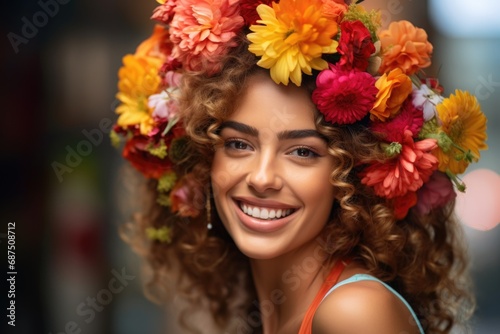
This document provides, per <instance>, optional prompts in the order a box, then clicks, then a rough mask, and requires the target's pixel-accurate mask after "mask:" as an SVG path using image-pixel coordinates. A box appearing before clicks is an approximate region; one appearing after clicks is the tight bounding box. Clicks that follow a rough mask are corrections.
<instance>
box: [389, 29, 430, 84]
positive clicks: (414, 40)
mask: <svg viewBox="0 0 500 334" xmlns="http://www.w3.org/2000/svg"><path fill="white" fill-rule="evenodd" d="M379 38H380V41H381V42H382V54H383V60H382V65H381V66H380V69H379V72H380V73H385V72H387V71H390V70H392V69H395V68H398V67H399V68H401V69H402V70H403V71H404V72H405V73H406V74H408V75H411V74H414V73H415V72H417V71H418V70H419V69H421V68H425V67H429V66H430V64H431V53H432V44H431V43H429V41H428V40H427V33H426V32H425V30H423V29H420V28H417V27H415V26H414V25H413V24H411V23H410V22H408V21H398V22H392V23H391V24H390V25H389V29H387V30H384V31H382V32H380V34H379Z"/></svg>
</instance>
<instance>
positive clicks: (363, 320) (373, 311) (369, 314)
mask: <svg viewBox="0 0 500 334" xmlns="http://www.w3.org/2000/svg"><path fill="white" fill-rule="evenodd" d="M363 271H364V270H363V268H360V267H356V265H354V266H351V267H349V268H347V269H346V270H345V271H344V273H343V275H342V276H341V277H340V281H342V280H344V279H346V278H348V277H350V276H352V275H353V274H357V273H360V272H363ZM312 333H313V334H361V333H363V334H418V333H420V332H419V330H418V326H417V325H416V324H415V322H414V320H413V317H412V315H411V313H410V311H409V310H408V308H407V307H406V306H405V305H404V304H403V302H402V301H401V300H400V299H399V298H397V297H396V296H395V295H394V294H393V293H391V292H390V291H389V290H387V289H386V288H385V287H384V286H383V285H382V284H380V283H378V282H372V281H360V282H355V283H349V284H346V285H343V286H341V287H338V288H337V289H335V290H334V291H333V292H332V293H331V294H329V295H328V296H327V297H326V298H325V300H324V301H323V302H322V303H321V304H320V306H319V307H318V309H317V310H316V313H315V316H314V319H313V327H312Z"/></svg>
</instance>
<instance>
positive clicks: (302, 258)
mask: <svg viewBox="0 0 500 334" xmlns="http://www.w3.org/2000/svg"><path fill="white" fill-rule="evenodd" d="M324 259H325V255H324V253H323V251H322V249H321V246H320V245H319V244H318V243H317V242H312V243H310V244H308V245H305V246H304V247H302V248H301V249H300V250H297V251H294V252H293V253H287V254H284V255H281V256H279V257H278V258H273V259H269V260H260V259H252V260H251V268H252V275H253V279H254V283H255V289H256V291H257V296H258V298H259V305H260V309H261V316H262V325H263V329H264V333H292V332H295V333H297V332H298V330H299V327H300V324H301V322H302V319H303V317H304V314H305V312H306V311H307V309H308V307H309V305H310V304H311V303H312V301H313V299H314V297H315V296H316V294H317V292H318V290H319V289H320V287H321V285H322V284H323V282H324V280H325V278H326V276H327V275H328V273H329V270H330V266H328V267H325V266H324V265H323V263H324Z"/></svg>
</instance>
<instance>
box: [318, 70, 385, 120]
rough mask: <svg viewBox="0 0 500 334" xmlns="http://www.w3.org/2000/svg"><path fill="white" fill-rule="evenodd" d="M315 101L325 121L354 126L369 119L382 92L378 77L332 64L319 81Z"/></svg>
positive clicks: (322, 72) (319, 77)
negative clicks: (379, 87)
mask: <svg viewBox="0 0 500 334" xmlns="http://www.w3.org/2000/svg"><path fill="white" fill-rule="evenodd" d="M316 87H317V88H316V89H315V90H314V92H313V94H312V99H313V102H314V103H315V104H316V106H317V107H318V110H319V111H320V112H321V113H322V114H323V115H324V116H325V120H326V121H328V122H331V123H337V124H352V123H354V122H356V121H359V120H361V119H362V118H363V117H365V116H366V115H367V114H368V112H369V111H370V110H371V109H372V108H373V105H374V103H375V99H376V95H377V92H378V89H377V88H376V87H375V78H374V77H373V76H371V75H370V74H369V73H366V72H362V71H359V70H356V69H352V70H342V69H341V68H340V67H339V66H338V65H332V64H330V65H329V68H328V69H326V70H323V71H321V72H320V74H319V75H318V78H317V79H316Z"/></svg>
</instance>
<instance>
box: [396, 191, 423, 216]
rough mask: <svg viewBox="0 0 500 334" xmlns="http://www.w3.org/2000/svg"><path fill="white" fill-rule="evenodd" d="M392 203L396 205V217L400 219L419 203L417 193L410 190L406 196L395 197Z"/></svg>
mask: <svg viewBox="0 0 500 334" xmlns="http://www.w3.org/2000/svg"><path fill="white" fill-rule="evenodd" d="M392 204H393V206H394V217H395V218H396V219H398V220H400V219H403V218H404V217H406V215H407V214H408V210H410V209H411V208H412V207H414V206H415V204H417V193H415V192H414V191H409V192H407V193H406V195H404V196H399V197H395V198H394V199H393V200H392Z"/></svg>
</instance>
